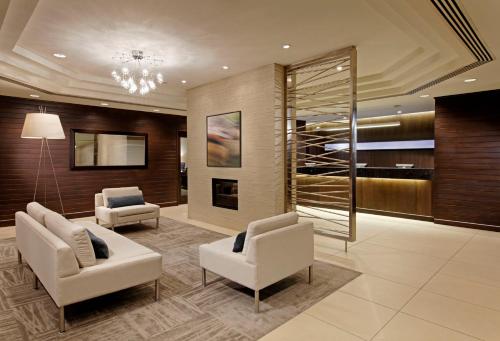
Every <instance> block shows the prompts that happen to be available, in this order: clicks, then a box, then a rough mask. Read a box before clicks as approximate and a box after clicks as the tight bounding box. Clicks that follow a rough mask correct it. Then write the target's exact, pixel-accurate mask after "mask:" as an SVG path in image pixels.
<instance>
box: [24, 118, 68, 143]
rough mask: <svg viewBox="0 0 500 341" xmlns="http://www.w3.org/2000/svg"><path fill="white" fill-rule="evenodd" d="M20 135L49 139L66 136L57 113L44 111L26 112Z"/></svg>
mask: <svg viewBox="0 0 500 341" xmlns="http://www.w3.org/2000/svg"><path fill="white" fill-rule="evenodd" d="M21 137H22V138H24V139H41V138H46V139H51V140H64V139H65V138H66V136H65V135H64V131H63V128H62V125H61V120H60V119H59V115H55V114H45V113H34V114H26V118H25V119H24V126H23V132H22V133H21Z"/></svg>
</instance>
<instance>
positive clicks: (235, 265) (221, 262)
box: [199, 237, 257, 289]
mask: <svg viewBox="0 0 500 341" xmlns="http://www.w3.org/2000/svg"><path fill="white" fill-rule="evenodd" d="M235 239H236V237H229V238H224V239H221V240H218V241H216V242H213V243H210V244H203V245H200V248H199V251H200V266H201V267H202V268H204V269H208V270H210V271H213V272H214V273H216V274H218V275H221V276H223V277H226V278H229V279H230V280H232V281H234V282H237V283H240V284H241V285H244V286H246V287H248V288H251V289H255V288H256V286H257V278H256V273H255V266H254V265H253V264H250V263H248V262H247V261H246V257H245V256H243V255H242V254H241V253H235V252H233V244H234V241H235Z"/></svg>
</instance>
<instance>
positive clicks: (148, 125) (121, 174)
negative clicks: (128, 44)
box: [0, 96, 186, 226]
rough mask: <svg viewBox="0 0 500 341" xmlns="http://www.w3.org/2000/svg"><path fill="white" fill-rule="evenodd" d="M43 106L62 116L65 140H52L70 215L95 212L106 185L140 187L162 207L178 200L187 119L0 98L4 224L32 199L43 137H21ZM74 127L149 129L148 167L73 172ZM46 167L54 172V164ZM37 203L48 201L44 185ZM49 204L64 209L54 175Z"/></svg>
mask: <svg viewBox="0 0 500 341" xmlns="http://www.w3.org/2000/svg"><path fill="white" fill-rule="evenodd" d="M39 105H43V106H45V107H46V108H47V112H48V113H56V114H59V115H60V118H61V122H62V125H63V128H64V131H65V134H66V139H65V140H50V141H49V143H50V147H51V151H52V157H53V160H54V165H55V169H56V173H57V177H58V180H59V186H60V189H61V195H62V199H63V203H64V208H65V211H66V213H70V215H69V216H70V217H76V216H85V215H93V211H94V193H96V192H99V191H100V190H101V189H102V188H104V187H120V186H135V185H137V186H139V187H141V189H142V190H143V192H144V196H145V199H146V200H147V201H149V202H153V203H157V204H160V205H162V206H168V205H174V204H177V194H178V181H179V180H178V152H177V131H185V130H186V118H185V117H182V116H175V115H163V114H153V113H145V112H141V111H129V110H121V109H111V108H100V107H92V106H84V105H76V104H66V103H55V102H43V101H36V100H27V99H20V98H14V97H2V96H0V127H1V128H2V133H1V134H0V173H1V176H0V226H6V225H13V222H14V221H13V219H14V213H15V212H16V211H18V210H23V209H25V207H26V203H28V202H30V201H31V200H32V196H33V192H34V187H35V176H36V168H37V166H38V156H39V152H40V140H32V139H21V137H20V136H21V131H22V127H23V123H24V117H25V115H26V113H28V112H38V106H39ZM71 128H78V129H99V130H109V131H130V132H142V133H147V134H148V139H149V141H148V142H149V167H148V168H147V169H128V170H127V169H124V170H70V165H69V150H70V139H69V137H70V129H71ZM47 170H48V171H50V164H49V163H47ZM41 180H42V181H43V179H41ZM42 183H43V182H42ZM37 201H40V202H42V203H43V201H44V198H43V185H42V187H39V190H38V195H37ZM47 204H48V205H47V206H49V207H50V208H52V209H55V210H58V211H60V208H59V202H58V198H57V194H56V191H55V183H54V180H53V176H52V175H51V173H49V178H48V187H47Z"/></svg>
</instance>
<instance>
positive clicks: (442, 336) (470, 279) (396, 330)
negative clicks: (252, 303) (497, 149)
mask: <svg viewBox="0 0 500 341" xmlns="http://www.w3.org/2000/svg"><path fill="white" fill-rule="evenodd" d="M161 214H162V216H165V217H168V218H172V219H176V220H180V221H184V222H187V223H190V224H193V225H197V226H199V227H202V228H207V229H210V230H214V231H217V232H220V233H225V234H234V233H235V231H232V230H228V229H225V228H222V227H218V226H214V225H211V224H206V223H202V222H199V221H195V220H191V219H188V218H187V205H181V206H174V207H166V208H162V209H161ZM84 219H93V217H89V218H84ZM14 233H15V232H14V230H13V229H12V228H7V229H3V228H2V229H0V238H4V237H9V236H13V235H14ZM315 246H316V252H315V256H316V258H317V259H319V260H322V261H325V262H330V263H333V264H336V265H340V266H344V267H348V268H351V269H354V270H357V271H360V272H362V273H363V274H362V275H361V276H359V277H358V278H356V279H355V280H354V281H352V282H350V283H348V284H347V285H345V286H344V287H343V288H341V289H339V290H338V291H337V292H335V293H333V294H332V295H330V296H328V297H327V298H325V299H324V300H322V301H320V302H319V303H317V304H316V305H314V306H313V307H311V308H310V309H308V310H306V311H305V312H304V313H302V314H301V315H299V316H297V317H295V318H294V319H292V320H290V321H288V322H287V323H285V324H283V325H282V326H281V327H279V328H277V329H275V330H274V331H272V332H271V333H269V334H268V335H266V336H265V337H263V338H262V340H264V341H274V340H287V341H289V340H290V341H293V340H301V341H302V340H307V341H314V340H321V341H323V340H346V341H350V340H358V341H359V340H376V341H401V340H405V341H407V340H409V341H413V340H414V341H417V340H419V341H420V340H425V341H449V340H450V341H453V340H463V341H465V340H500V262H498V260H499V259H500V233H495V232H488V231H479V230H473V229H466V228H460V227H451V226H446V225H438V224H433V223H429V222H421V221H413V220H406V219H400V218H389V217H382V216H373V215H367V214H359V215H358V241H357V242H356V243H352V244H349V248H348V252H347V253H345V252H344V245H343V242H341V241H338V240H334V239H330V238H327V237H322V236H316V237H315Z"/></svg>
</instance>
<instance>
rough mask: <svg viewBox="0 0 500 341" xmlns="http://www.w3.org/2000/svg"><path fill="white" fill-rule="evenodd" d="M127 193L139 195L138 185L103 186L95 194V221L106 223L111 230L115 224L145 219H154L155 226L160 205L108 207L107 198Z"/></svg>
mask: <svg viewBox="0 0 500 341" xmlns="http://www.w3.org/2000/svg"><path fill="white" fill-rule="evenodd" d="M129 195H141V196H142V191H141V190H140V189H139V187H117V188H105V189H103V190H102V193H97V194H96V195H95V219H96V223H97V224H100V223H102V222H103V223H105V224H108V225H109V226H110V227H111V229H112V230H114V229H115V226H117V225H122V224H128V223H134V222H141V221H142V220H147V219H156V228H158V225H159V220H160V206H158V205H155V204H150V203H145V204H144V205H132V206H125V207H117V208H109V207H108V206H109V205H108V198H112V197H122V196H129Z"/></svg>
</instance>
